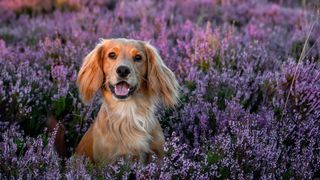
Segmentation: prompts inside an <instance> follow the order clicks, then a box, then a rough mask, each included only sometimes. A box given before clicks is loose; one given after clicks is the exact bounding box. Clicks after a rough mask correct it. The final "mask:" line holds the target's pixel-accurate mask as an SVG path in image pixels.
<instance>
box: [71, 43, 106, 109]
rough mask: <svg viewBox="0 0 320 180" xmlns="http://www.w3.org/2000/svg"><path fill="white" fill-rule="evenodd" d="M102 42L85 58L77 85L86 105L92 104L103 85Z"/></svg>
mask: <svg viewBox="0 0 320 180" xmlns="http://www.w3.org/2000/svg"><path fill="white" fill-rule="evenodd" d="M101 61H102V42H101V43H100V44H98V45H97V46H96V47H95V48H94V49H93V50H92V51H91V52H90V53H89V54H88V55H87V56H86V57H85V58H84V61H83V64H82V67H81V69H80V71H79V74H78V78H77V85H78V87H79V92H80V95H81V97H82V101H83V102H84V103H88V102H90V100H91V99H92V97H93V96H94V94H95V93H96V92H97V91H98V89H99V88H100V87H101V86H102V84H103V79H104V77H103V76H104V75H103V70H102V62H101Z"/></svg>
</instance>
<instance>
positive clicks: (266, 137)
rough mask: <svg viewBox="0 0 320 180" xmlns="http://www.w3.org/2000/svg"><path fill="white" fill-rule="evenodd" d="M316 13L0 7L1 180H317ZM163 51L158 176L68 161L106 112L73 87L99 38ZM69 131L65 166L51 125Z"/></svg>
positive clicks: (236, 6)
mask: <svg viewBox="0 0 320 180" xmlns="http://www.w3.org/2000/svg"><path fill="white" fill-rule="evenodd" d="M319 5H320V3H319V2H318V1H316V0H315V1H302V0H301V1H299V0H294V1H292V0H270V1H268V0H226V1H220V0H210V1H209V0H199V1H193V0H184V1H182V0H177V1H169V0H168V1H167V0H165V1H152V0H138V1H122V0H121V1H113V0H110V1H100V0H97V1H89V0H83V1H82V0H80V1H79V0H69V1H58V0H57V1H40V0H39V1H37V0H34V1H24V0H15V1H4V0H2V1H0V67H1V70H0V120H1V121H0V132H1V136H0V152H1V153H0V162H1V163H0V179H19V178H21V179H33V178H35V177H37V178H42V179H96V178H99V179H130V178H134V177H136V178H137V179H210V178H217V179H257V178H259V179H260V178H261V179H276V178H277V179H291V178H293V179H312V178H320V170H319V169H320V65H319V55H320V44H319V41H320V40H319V37H320V24H319V13H318V11H317V8H319ZM115 37H124V38H134V39H141V40H146V41H150V43H151V44H153V45H154V46H155V47H157V48H158V49H159V52H160V54H161V56H162V57H163V59H164V61H165V62H166V64H167V65H168V66H169V67H170V69H172V70H173V71H174V73H175V74H176V76H177V78H178V80H179V83H180V85H181V89H180V94H181V96H180V103H179V105H178V106H177V107H176V108H175V109H165V108H163V107H159V110H158V112H157V117H158V118H159V120H160V123H161V125H162V127H163V129H164V133H165V137H166V145H165V157H164V159H163V160H162V162H161V163H160V164H159V163H158V160H157V158H156V157H154V159H153V161H152V163H150V164H148V165H143V164H141V163H128V162H125V161H123V160H119V162H117V163H116V164H113V165H105V166H104V165H93V164H91V163H90V162H88V160H87V159H85V158H79V157H75V156H72V152H74V148H75V147H76V145H77V143H78V142H79V140H80V139H81V137H82V135H83V134H84V132H85V131H86V130H87V129H88V127H89V125H90V123H91V122H92V121H93V120H94V117H95V116H96V115H97V111H98V108H99V106H100V104H101V101H100V97H101V95H100V94H97V95H96V97H95V99H94V100H93V102H92V103H90V104H88V105H85V104H83V103H82V102H81V100H80V98H79V93H78V90H77V87H76V84H75V81H76V77H77V72H78V70H79V68H80V66H81V63H82V60H83V58H84V57H85V55H86V54H87V53H88V52H90V51H91V49H93V47H94V46H95V44H97V43H98V42H99V38H115ZM49 115H53V116H55V117H56V118H57V119H58V120H59V121H60V122H61V123H62V124H64V126H65V128H66V141H67V145H68V154H69V155H70V157H69V158H66V159H62V158H60V157H58V155H57V153H56V152H55V151H54V147H53V140H54V136H55V133H48V130H47V128H46V120H47V118H48V116H49Z"/></svg>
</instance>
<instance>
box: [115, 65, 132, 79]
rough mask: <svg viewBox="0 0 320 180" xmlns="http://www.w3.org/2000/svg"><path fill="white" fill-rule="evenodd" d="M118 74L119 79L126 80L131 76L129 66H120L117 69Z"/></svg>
mask: <svg viewBox="0 0 320 180" xmlns="http://www.w3.org/2000/svg"><path fill="white" fill-rule="evenodd" d="M117 74H118V76H119V77H122V78H125V77H127V76H128V74H130V69H129V68H128V67H127V66H119V67H118V68H117Z"/></svg>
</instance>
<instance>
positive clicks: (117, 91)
mask: <svg viewBox="0 0 320 180" xmlns="http://www.w3.org/2000/svg"><path fill="white" fill-rule="evenodd" d="M109 88H110V90H111V92H112V93H113V95H114V96H115V97H116V98H118V99H126V98H128V97H129V96H130V95H132V94H133V93H134V92H135V90H136V86H134V87H132V86H130V84H128V83H127V82H125V81H120V82H118V83H117V84H115V85H112V84H110V83H109Z"/></svg>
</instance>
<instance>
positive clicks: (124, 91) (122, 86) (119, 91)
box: [114, 82, 130, 96]
mask: <svg viewBox="0 0 320 180" xmlns="http://www.w3.org/2000/svg"><path fill="white" fill-rule="evenodd" d="M129 88H130V87H129V85H128V84H127V83H125V82H121V83H118V84H117V85H116V87H115V88H114V92H115V94H116V95H118V96H126V95H128V94H129Z"/></svg>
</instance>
